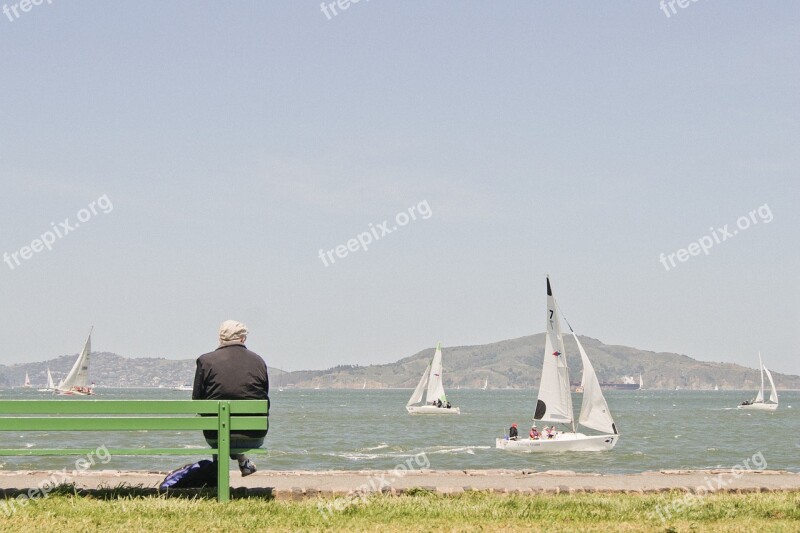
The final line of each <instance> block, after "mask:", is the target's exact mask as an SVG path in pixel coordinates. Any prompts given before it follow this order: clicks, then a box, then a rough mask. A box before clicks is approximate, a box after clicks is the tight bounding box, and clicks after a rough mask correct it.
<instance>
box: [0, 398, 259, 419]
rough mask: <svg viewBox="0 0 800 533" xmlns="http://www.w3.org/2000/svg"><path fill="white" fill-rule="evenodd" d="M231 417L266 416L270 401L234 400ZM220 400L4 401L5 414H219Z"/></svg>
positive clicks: (0, 403)
mask: <svg viewBox="0 0 800 533" xmlns="http://www.w3.org/2000/svg"><path fill="white" fill-rule="evenodd" d="M230 408H231V414H233V415H237V414H264V413H267V412H268V411H269V402H268V401H267V400H230ZM218 411H219V402H218V401H217V400H84V399H75V400H67V399H63V400H0V414H3V415H34V414H42V415H68V414H76V415H87V414H109V415H112V414H119V415H124V414H129V415H167V414H185V415H190V414H204V415H216V414H218Z"/></svg>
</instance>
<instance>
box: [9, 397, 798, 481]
mask: <svg viewBox="0 0 800 533" xmlns="http://www.w3.org/2000/svg"><path fill="white" fill-rule="evenodd" d="M410 395H411V391H410V390H408V391H406V390H287V391H284V392H278V391H273V393H272V394H271V399H272V410H271V413H270V433H269V435H268V436H267V440H266V444H265V446H266V447H267V448H268V449H269V450H270V451H269V454H268V455H267V456H266V457H264V456H259V457H258V458H257V459H258V460H257V464H258V465H259V466H260V467H261V468H262V469H272V470H294V469H307V470H320V469H341V470H360V469H390V468H394V467H395V466H396V465H398V464H400V463H402V462H403V461H405V460H406V459H407V458H409V457H411V456H413V455H415V454H417V453H420V452H425V453H426V454H427V456H428V458H429V459H430V462H431V468H434V469H442V470H449V469H478V468H511V469H523V468H529V469H535V470H548V469H567V470H575V471H596V472H608V473H623V472H641V471H645V470H657V469H676V468H710V467H720V468H730V467H732V466H734V465H736V464H740V463H741V462H742V461H744V460H745V459H746V458H749V457H751V456H752V455H753V454H755V453H757V452H762V453H763V455H764V457H765V458H766V460H767V463H768V468H770V469H776V470H777V469H785V470H792V471H800V416H798V412H800V392H783V393H782V394H781V407H780V408H779V409H778V410H777V411H776V412H774V413H760V412H748V411H739V410H736V409H731V407H735V406H736V405H737V404H738V403H739V402H740V401H741V400H743V399H745V398H748V397H752V396H753V395H754V392H753V391H746V392H731V391H726V392H722V391H720V392H712V391H708V392H693V391H674V392H666V391H634V392H626V391H609V392H607V393H606V398H607V400H608V403H609V406H610V408H611V411H612V413H613V415H614V418H615V420H616V423H617V428H619V431H620V433H621V434H622V438H621V440H620V442H619V444H617V446H616V448H614V449H613V450H612V451H610V452H604V453H571V454H563V455H542V454H515V453H509V452H501V451H498V450H495V449H494V439H495V437H497V436H502V435H503V432H504V431H505V429H506V428H507V427H508V426H509V425H510V424H511V423H512V422H517V423H518V424H519V425H520V434H521V435H522V434H523V433H524V434H525V435H527V431H528V429H529V428H530V426H529V425H528V424H529V423H530V418H531V415H532V413H533V406H534V404H535V391H530V390H528V391H520V390H496V391H493V390H488V391H472V390H469V391H468V390H454V391H450V393H449V397H450V399H451V401H452V402H453V405H458V406H460V407H461V411H462V414H461V415H460V416H440V417H436V416H427V417H426V416H410V415H408V414H407V413H406V411H405V407H404V406H405V403H406V401H407V399H408V397H409V396H410ZM575 396H576V398H575V399H576V408H575V412H576V413H577V412H579V405H578V404H577V402H578V400H579V399H580V395H575ZM189 397H190V393H189V392H173V391H167V390H158V389H99V390H98V394H97V396H96V398H97V399H131V400H139V399H141V400H143V399H188V398H189ZM26 398H30V399H35V398H39V399H44V398H51V396H50V395H48V394H46V393H37V392H36V391H30V390H19V389H17V390H0V399H26ZM64 401H82V400H81V399H65V400H64ZM789 406H792V407H791V408H790V407H789ZM66 443H69V444H66ZM0 444H1V445H2V447H21V448H23V447H29V448H36V447H41V448H46V447H53V446H61V445H65V446H71V445H74V446H76V447H84V448H96V447H98V446H101V445H105V446H107V447H109V448H111V447H122V446H124V447H135V446H143V447H144V446H169V447H180V446H186V447H187V448H204V447H206V445H205V441H204V440H203V438H202V436H201V435H200V434H199V433H194V432H192V433H187V432H184V433H180V432H177V433H173V434H168V433H165V432H136V433H127V432H126V433H118V432H109V433H105V434H97V433H85V432H54V433H50V434H45V433H25V434H21V433H19V432H0ZM190 459H191V457H188V458H185V459H184V458H178V457H114V458H113V459H112V461H111V462H110V463H109V464H108V465H105V466H104V468H109V469H121V470H124V469H140V470H148V469H150V470H165V469H170V468H174V467H176V466H178V465H180V464H182V463H185V462H188V461H189V460H190ZM74 460H75V458H56V457H30V458H27V457H26V458H0V469H4V470H15V469H60V468H63V467H69V468H72V467H73V465H74Z"/></svg>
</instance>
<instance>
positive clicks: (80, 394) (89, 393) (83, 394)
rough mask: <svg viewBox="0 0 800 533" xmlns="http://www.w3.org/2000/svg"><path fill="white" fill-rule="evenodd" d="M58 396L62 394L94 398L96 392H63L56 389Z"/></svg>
mask: <svg viewBox="0 0 800 533" xmlns="http://www.w3.org/2000/svg"><path fill="white" fill-rule="evenodd" d="M55 392H56V394H60V395H62V396H94V392H80V391H76V390H61V389H56V391H55Z"/></svg>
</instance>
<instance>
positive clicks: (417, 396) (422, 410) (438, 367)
mask: <svg viewBox="0 0 800 533" xmlns="http://www.w3.org/2000/svg"><path fill="white" fill-rule="evenodd" d="M442 370H443V368H442V343H439V344H437V345H436V352H435V353H434V354H433V359H432V360H431V362H430V364H428V368H426V369H425V372H423V373H422V377H421V378H420V380H419V383H418V384H417V388H416V389H414V393H413V394H412V395H411V398H409V400H408V403H407V404H406V410H407V411H408V412H409V413H410V414H412V415H457V414H459V413H461V411H460V410H459V408H458V407H450V404H449V402H448V401H447V396H445V393H444V386H443V385H442ZM426 385H427V390H426V389H425V386H426ZM423 394H425V404H424V405H416V404H419V403H422V395H423Z"/></svg>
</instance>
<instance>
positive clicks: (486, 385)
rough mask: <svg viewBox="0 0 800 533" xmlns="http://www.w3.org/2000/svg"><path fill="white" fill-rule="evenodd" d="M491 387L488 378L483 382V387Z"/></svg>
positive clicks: (484, 388)
mask: <svg viewBox="0 0 800 533" xmlns="http://www.w3.org/2000/svg"><path fill="white" fill-rule="evenodd" d="M488 388H489V378H486V381H484V382H483V389H482V390H486V389H488Z"/></svg>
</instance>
